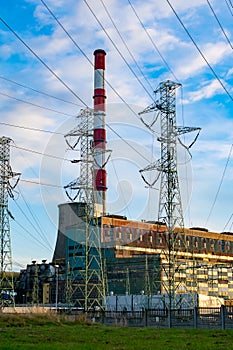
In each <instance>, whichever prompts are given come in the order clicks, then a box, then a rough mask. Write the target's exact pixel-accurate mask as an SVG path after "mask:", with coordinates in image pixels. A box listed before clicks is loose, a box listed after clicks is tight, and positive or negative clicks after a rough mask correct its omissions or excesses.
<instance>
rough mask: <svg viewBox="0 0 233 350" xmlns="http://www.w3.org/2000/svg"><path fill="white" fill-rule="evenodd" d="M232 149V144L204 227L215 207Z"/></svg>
mask: <svg viewBox="0 0 233 350" xmlns="http://www.w3.org/2000/svg"><path fill="white" fill-rule="evenodd" d="M232 149H233V144H232V145H231V148H230V151H229V154H228V157H227V161H226V164H225V167H224V170H223V173H222V177H221V180H220V183H219V186H218V189H217V192H216V195H215V197H214V201H213V204H212V206H211V208H210V212H209V215H208V217H207V219H206V223H205V225H207V223H208V221H209V218H210V216H211V214H212V212H213V209H214V206H215V204H216V201H217V198H218V195H219V192H220V189H221V187H222V184H223V180H224V176H225V174H226V170H227V167H228V164H229V161H230V158H231V153H232Z"/></svg>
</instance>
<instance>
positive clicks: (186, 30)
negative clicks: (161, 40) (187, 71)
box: [166, 0, 233, 101]
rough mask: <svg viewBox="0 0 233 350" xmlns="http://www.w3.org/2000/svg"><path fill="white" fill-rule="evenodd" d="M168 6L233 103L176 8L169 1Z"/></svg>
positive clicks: (231, 97)
mask: <svg viewBox="0 0 233 350" xmlns="http://www.w3.org/2000/svg"><path fill="white" fill-rule="evenodd" d="M166 1H167V3H168V5H169V6H170V8H171V9H172V11H173V13H174V14H175V16H176V18H177V19H178V21H179V22H180V24H181V26H182V27H183V29H184V30H185V32H186V34H187V35H188V37H189V38H190V40H191V41H192V43H193V45H194V46H195V47H196V49H197V51H198V52H199V54H200V55H201V57H202V58H203V60H204V61H205V63H206V64H207V66H208V67H209V69H210V70H211V72H212V73H213V75H214V76H215V78H216V79H217V80H218V82H219V84H220V85H221V86H222V88H223V90H224V91H225V92H226V94H227V95H228V96H229V98H230V99H231V101H233V96H232V95H231V94H230V92H229V91H228V90H227V88H226V87H225V86H224V85H223V83H222V81H221V79H220V78H219V77H218V75H217V74H216V72H215V71H214V69H213V68H212V67H211V65H210V63H209V62H208V61H207V59H206V57H205V56H204V54H203V53H202V51H201V50H200V48H199V47H198V45H197V44H196V42H195V41H194V39H193V37H192V36H191V34H190V33H189V31H188V29H187V28H186V27H185V25H184V23H183V21H182V20H181V18H180V17H179V15H178V13H177V12H176V11H175V9H174V7H173V6H172V5H171V3H170V1H169V0H166Z"/></svg>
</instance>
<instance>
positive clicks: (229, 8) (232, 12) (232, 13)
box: [225, 0, 233, 16]
mask: <svg viewBox="0 0 233 350" xmlns="http://www.w3.org/2000/svg"><path fill="white" fill-rule="evenodd" d="M225 3H226V4H227V7H228V10H229V11H230V14H231V15H232V16H233V11H232V9H231V7H230V5H229V4H228V2H227V0H225Z"/></svg>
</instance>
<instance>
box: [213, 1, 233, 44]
mask: <svg viewBox="0 0 233 350" xmlns="http://www.w3.org/2000/svg"><path fill="white" fill-rule="evenodd" d="M206 1H207V4H208V5H209V8H210V9H211V11H212V13H213V15H214V17H215V19H216V21H217V22H218V25H219V27H220V28H221V30H222V32H223V34H224V36H225V38H226V39H227V42H228V44H229V45H230V47H231V49H233V46H232V44H231V42H230V39H229V38H228V36H227V33H226V32H225V30H224V28H223V26H222V25H221V22H220V21H219V19H218V17H217V15H216V12H215V11H214V9H213V7H212V5H211V3H210V2H209V0H206Z"/></svg>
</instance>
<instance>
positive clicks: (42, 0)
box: [41, 0, 145, 159]
mask: <svg viewBox="0 0 233 350" xmlns="http://www.w3.org/2000/svg"><path fill="white" fill-rule="evenodd" d="M84 1H85V0H84ZM41 2H42V4H43V5H44V6H45V7H46V9H47V10H48V11H49V13H50V14H51V16H52V17H53V18H54V20H55V21H56V22H57V23H58V24H59V26H60V27H61V28H62V29H63V30H64V32H65V33H66V34H67V36H68V37H69V38H70V40H71V41H72V42H73V43H74V44H75V46H76V47H77V48H78V49H79V50H80V51H81V53H83V54H84V56H85V58H86V59H87V60H88V62H89V63H90V64H91V66H94V65H93V63H92V62H91V61H90V59H89V58H88V57H87V56H86V54H85V53H84V52H83V50H81V48H80V47H79V45H78V44H77V43H76V41H75V40H74V39H73V38H72V36H71V35H70V34H69V32H68V31H67V30H66V29H65V27H64V26H63V25H62V23H61V22H60V21H59V19H58V18H57V17H56V16H55V15H54V13H53V12H52V10H51V9H50V8H49V7H48V5H46V3H45V1H44V0H41ZM104 80H105V82H106V84H107V85H108V86H109V87H110V88H111V89H112V90H113V91H114V92H115V93H116V95H117V96H118V97H119V98H120V99H121V101H122V102H123V103H124V104H125V105H126V106H127V107H128V108H129V109H130V111H131V112H132V113H133V115H135V116H136V117H137V119H140V118H139V116H138V114H137V113H135V111H134V110H133V109H132V108H131V107H130V105H129V104H128V103H127V102H126V101H125V100H124V99H123V98H122V97H121V96H120V94H119V93H118V92H117V91H116V90H115V89H114V88H113V86H112V85H111V84H110V83H109V82H108V81H107V80H106V79H105V78H104ZM106 126H107V127H108V128H109V129H110V130H111V131H112V132H114V133H115V135H117V136H118V137H119V138H120V139H121V140H122V141H124V142H125V143H126V144H127V145H128V146H129V147H130V148H131V149H133V150H134V151H135V152H136V153H137V154H139V155H140V156H141V157H143V159H145V156H144V155H143V154H142V153H140V152H138V150H137V149H136V148H134V147H133V146H132V145H130V144H129V143H128V142H127V141H126V140H124V139H123V137H122V136H121V135H120V134H119V133H117V132H116V131H115V130H114V129H113V128H112V127H111V126H110V125H109V124H107V123H106Z"/></svg>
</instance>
